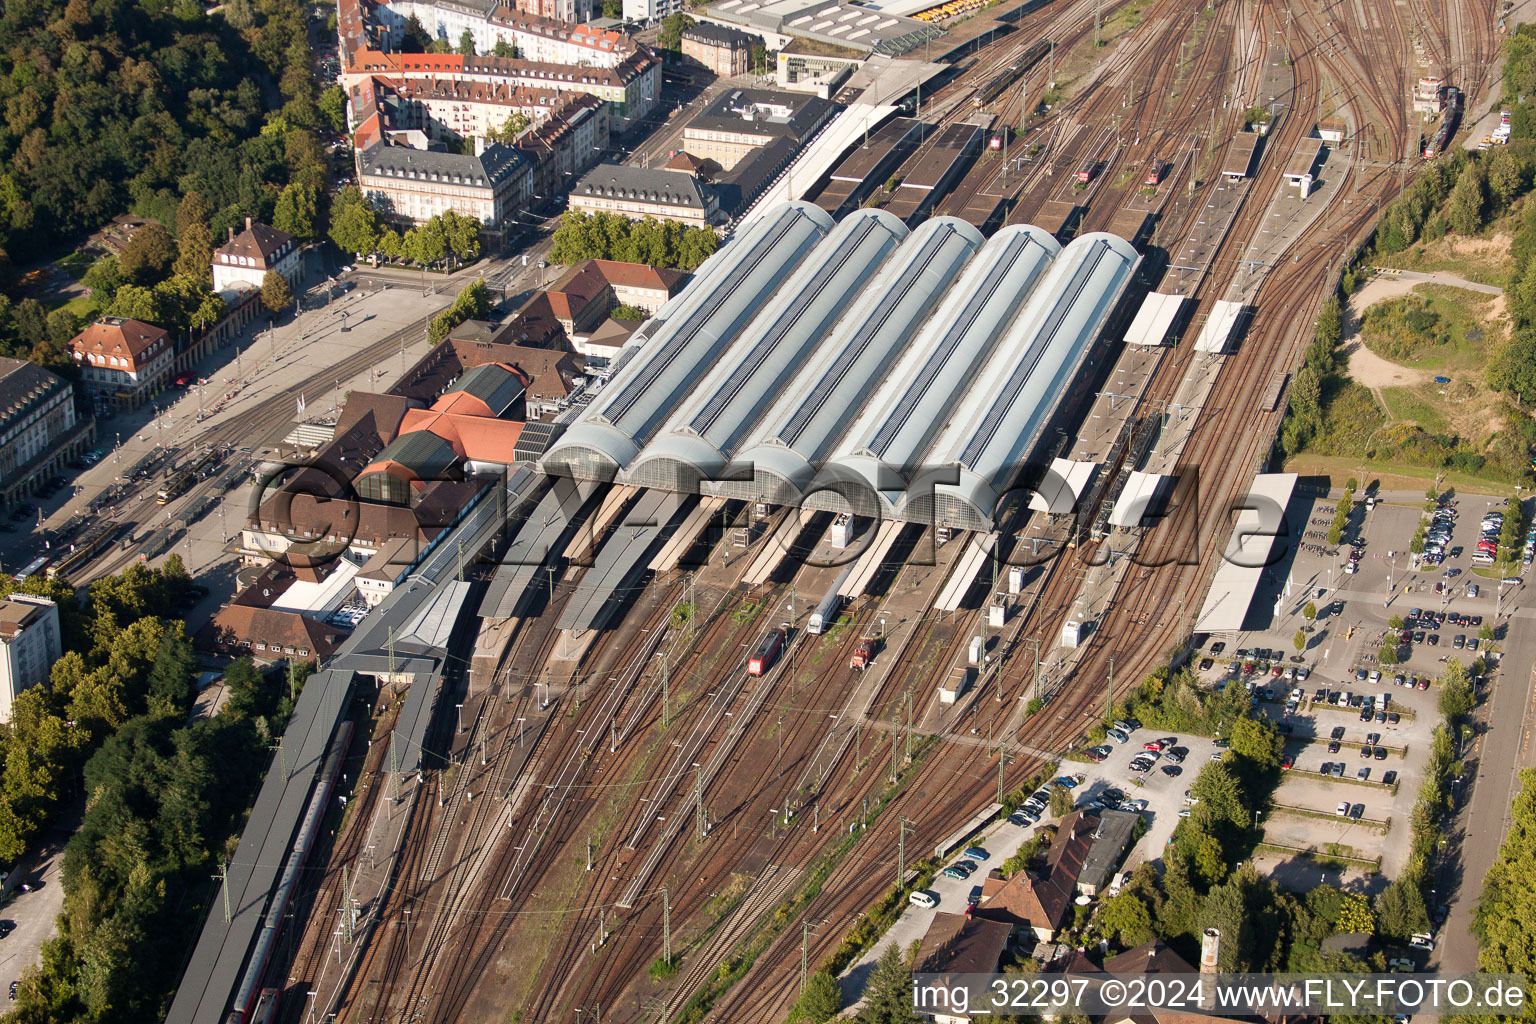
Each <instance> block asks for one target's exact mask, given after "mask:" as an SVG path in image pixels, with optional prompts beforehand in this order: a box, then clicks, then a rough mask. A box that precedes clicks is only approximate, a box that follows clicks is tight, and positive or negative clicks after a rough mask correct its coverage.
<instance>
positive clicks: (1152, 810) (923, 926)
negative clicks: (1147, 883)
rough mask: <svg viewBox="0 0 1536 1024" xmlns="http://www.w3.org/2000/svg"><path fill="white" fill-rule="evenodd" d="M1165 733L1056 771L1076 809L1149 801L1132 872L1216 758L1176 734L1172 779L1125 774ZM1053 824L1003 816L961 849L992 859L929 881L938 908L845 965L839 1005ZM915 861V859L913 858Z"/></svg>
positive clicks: (1136, 736) (913, 909)
mask: <svg viewBox="0 0 1536 1024" xmlns="http://www.w3.org/2000/svg"><path fill="white" fill-rule="evenodd" d="M1168 736H1169V734H1168V733H1166V732H1161V731H1159V730H1156V729H1151V728H1146V727H1143V728H1139V729H1136V730H1135V731H1134V732H1132V733H1131V734H1130V739H1129V741H1128V742H1126V743H1123V744H1117V743H1114V742H1111V741H1108V740H1106V741H1105V744H1106V745H1107V746H1109V747H1111V748H1113V749H1112V750H1111V751H1110V754H1109V756H1108V757H1106V758H1105V759H1104V760H1103V761H1101V762H1098V763H1090V762H1082V761H1063V762H1061V765H1060V770H1059V771H1058V772H1057V773H1056V774H1057V776H1058V777H1060V776H1080V777H1081V781H1080V782H1079V783H1078V784H1077V785H1076V786H1074V787H1073V788H1072V794H1073V796H1074V798H1075V806H1077V807H1085V806H1087V805H1088V804H1089V803H1091V802H1093V801H1095V800H1098V799H1100V798H1102V797H1104V796H1105V794H1106V793H1109V792H1110V791H1111V790H1117V791H1118V792H1119V793H1120V795H1121V796H1123V797H1124V799H1125V801H1127V802H1133V801H1138V800H1144V801H1146V808H1145V809H1144V810H1143V811H1142V817H1143V819H1144V820H1145V821H1146V822H1147V824H1148V826H1149V827H1148V830H1147V833H1146V834H1145V835H1144V836H1142V838H1141V840H1140V841H1139V842H1138V843H1136V845H1135V846H1133V847H1132V848H1131V849H1130V850H1129V851H1128V852H1127V853H1126V856H1125V859H1124V861H1123V863H1122V865H1121V867H1120V869H1119V870H1120V871H1130V870H1131V869H1133V868H1135V867H1136V866H1137V865H1138V864H1141V863H1142V862H1144V861H1156V860H1158V859H1159V858H1160V857H1161V856H1162V851H1163V848H1164V847H1165V846H1167V845H1168V840H1169V839H1170V838H1171V837H1172V835H1173V830H1174V827H1175V826H1176V825H1177V824H1178V823H1179V812H1180V811H1182V810H1184V809H1185V806H1186V805H1185V803H1184V793H1185V791H1186V790H1187V789H1189V787H1190V786H1192V785H1193V784H1194V780H1195V778H1196V777H1197V776H1198V775H1199V774H1200V770H1201V769H1202V768H1204V767H1205V766H1206V765H1207V764H1209V763H1210V761H1211V758H1212V755H1214V754H1215V753H1217V746H1216V741H1215V740H1214V739H1212V738H1210V737H1206V736H1187V735H1181V736H1177V737H1174V738H1175V739H1176V741H1177V742H1176V743H1175V744H1172V745H1171V746H1178V747H1182V748H1184V749H1186V750H1187V751H1188V753H1187V754H1186V755H1184V761H1183V763H1182V764H1180V765H1173V767H1177V768H1178V769H1179V771H1178V774H1177V775H1168V774H1167V773H1165V772H1163V771H1162V770H1161V769H1162V768H1163V767H1165V766H1169V765H1171V762H1169V761H1168V760H1167V759H1165V758H1164V757H1162V756H1159V757H1158V758H1157V761H1156V764H1155V765H1154V766H1153V768H1152V770H1150V771H1148V772H1145V773H1137V772H1132V771H1131V770H1130V768H1129V765H1130V763H1131V761H1132V760H1134V759H1135V758H1136V757H1137V756H1138V755H1140V754H1142V753H1143V749H1142V748H1143V746H1144V745H1145V744H1146V743H1147V742H1148V741H1151V740H1159V739H1166V738H1168ZM1047 785H1048V786H1049V784H1047ZM1056 821H1057V819H1056V818H1054V817H1052V816H1051V814H1050V811H1049V810H1047V811H1046V812H1045V814H1044V815H1043V816H1042V817H1041V818H1040V819H1039V820H1038V821H1036V822H1027V821H1025V820H1023V819H1021V818H1019V817H1018V816H1017V815H1015V816H1014V817H1013V818H1011V819H1007V820H1001V819H1000V820H999V821H998V822H997V823H996V824H994V825H992V826H990V827H988V828H987V829H986V830H985V831H984V832H982V833H981V834H980V835H978V836H977V837H976V838H975V839H973V840H972V841H971V842H969V843H967V844H965V845H966V846H972V845H974V846H980V847H982V848H984V849H985V850H986V851H987V853H988V854H989V856H988V858H987V859H986V860H985V861H980V862H978V864H977V868H976V871H975V872H974V873H973V874H972V875H971V876H970V877H969V878H964V879H960V878H945V877H943V875H942V874H941V875H939V876H938V877H936V878H934V880H933V883H932V884H931V885H929V886H928V892H930V893H932V894H933V895H934V896H936V897H938V900H939V902H938V905H937V906H936V907H919V906H912V905H908V906H907V907H906V908H905V909H904V912H903V914H902V915H901V917H900V918H899V919H898V920H897V921H896V923H895V924H893V925H892V926H891V927H890V929H889V930H887V931H886V933H885V935H884V936H883V937H882V938H881V940H880V941H879V942H878V943H876V944H875V946H874V947H873V948H872V949H871V950H869V951H868V952H867V953H865V955H864V956H863V957H861V958H860V960H859V961H858V963H856V964H854V965H853V966H852V967H851V968H849V970H848V972H847V973H846V974H845V975H844V976H843V978H842V979H841V985H842V989H843V998H844V1001H845V1002H848V1001H852V1000H854V999H857V998H858V997H859V995H860V993H862V991H863V987H864V982H865V980H866V979H867V977H868V974H869V972H870V971H871V970H872V969H873V968H874V964H875V961H877V960H878V959H879V958H880V954H881V953H882V952H883V951H884V950H885V947H886V946H887V945H889V944H890V943H892V942H897V943H900V944H901V945H902V947H903V948H905V947H906V946H908V945H910V944H911V943H913V942H916V941H919V940H921V939H922V937H923V936H924V935H925V934H926V933H927V931H928V926H929V925H930V924H932V922H933V916H934V914H936V913H938V912H939V911H945V912H948V913H952V914H960V913H964V912H965V909H966V906H967V905H968V903H969V901H970V900H971V899H972V898H973V897H976V896H979V895H980V893H981V883H982V880H983V879H984V878H986V875H987V872H989V871H991V870H992V869H993V868H996V867H1000V866H1001V865H1002V863H1003V861H1005V860H1007V859H1008V858H1009V857H1012V856H1013V855H1014V853H1015V852H1017V850H1018V849H1019V847H1021V846H1023V845H1024V844H1025V843H1027V842H1029V840H1030V839H1032V838H1033V837H1034V835H1035V833H1036V832H1037V831H1038V830H1040V829H1041V828H1043V827H1045V826H1047V825H1050V824H1054V823H1055V822H1056ZM913 859H916V855H915V854H914V855H913ZM964 859H966V858H965V855H964V852H963V850H962V851H957V852H955V853H953V854H951V855H950V856H949V857H948V858H947V859H946V860H945V865H946V866H947V865H950V864H953V863H955V862H956V861H960V860H964Z"/></svg>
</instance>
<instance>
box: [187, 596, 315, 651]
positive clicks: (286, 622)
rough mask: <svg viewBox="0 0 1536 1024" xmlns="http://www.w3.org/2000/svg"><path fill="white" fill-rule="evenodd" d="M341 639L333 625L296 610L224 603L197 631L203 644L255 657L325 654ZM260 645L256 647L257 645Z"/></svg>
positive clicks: (205, 646)
mask: <svg viewBox="0 0 1536 1024" xmlns="http://www.w3.org/2000/svg"><path fill="white" fill-rule="evenodd" d="M340 640H341V637H340V635H339V634H338V631H337V630H336V627H334V626H329V625H327V624H325V623H323V622H317V621H315V620H314V619H311V618H308V617H307V616H304V615H300V614H299V613H298V612H290V611H279V610H276V609H273V608H257V607H253V606H251V605H242V604H231V605H225V606H224V607H223V608H221V609H219V611H218V613H217V614H216V615H214V617H213V619H212V621H210V622H209V623H208V625H207V626H205V627H204V628H203V629H202V630H201V631H199V633H198V641H199V644H200V645H201V646H203V647H204V648H222V649H224V650H236V651H241V652H249V653H250V654H252V655H254V656H255V657H258V658H274V659H276V658H283V657H289V656H291V657H295V658H328V657H330V656H331V654H332V653H333V652H334V651H335V650H336V645H337V644H338V643H339V641H340ZM258 644H260V645H262V646H261V647H258V646H257V645H258Z"/></svg>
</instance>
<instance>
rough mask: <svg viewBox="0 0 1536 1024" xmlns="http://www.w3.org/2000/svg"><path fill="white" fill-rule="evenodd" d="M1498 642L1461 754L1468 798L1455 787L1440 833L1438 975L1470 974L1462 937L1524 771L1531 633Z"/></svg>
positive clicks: (1535, 647) (1467, 943) (1535, 652)
mask: <svg viewBox="0 0 1536 1024" xmlns="http://www.w3.org/2000/svg"><path fill="white" fill-rule="evenodd" d="M1512 632H1513V634H1514V635H1513V636H1511V637H1510V638H1508V639H1507V640H1506V641H1505V650H1506V654H1505V656H1504V664H1505V665H1506V666H1508V669H1507V670H1506V671H1501V672H1499V673H1497V674H1496V675H1495V677H1494V680H1493V683H1492V691H1493V692H1492V694H1491V696H1490V697H1489V698H1488V699H1487V700H1485V702H1484V704H1483V706H1482V707H1481V708H1480V709H1479V713H1478V716H1477V720H1478V733H1479V734H1478V736H1477V738H1476V740H1474V741H1473V744H1472V747H1471V750H1470V751H1469V752H1468V754H1467V758H1468V759H1469V761H1473V762H1475V765H1474V766H1473V768H1472V772H1473V775H1472V778H1471V779H1470V780H1469V786H1470V796H1469V795H1468V794H1467V793H1466V792H1465V791H1464V789H1462V788H1458V789H1457V791H1456V794H1457V803H1458V806H1459V808H1460V811H1459V813H1458V814H1457V816H1456V818H1455V820H1454V821H1453V823H1452V826H1451V828H1450V829H1448V830H1447V832H1448V835H1447V843H1448V845H1447V849H1446V856H1445V857H1444V858H1443V866H1442V868H1441V870H1440V873H1439V882H1438V895H1439V899H1440V900H1441V901H1449V903H1450V908H1451V911H1450V915H1449V917H1448V918H1447V920H1446V923H1445V926H1444V928H1443V929H1442V931H1441V934H1440V936H1439V940H1438V942H1437V943H1436V950H1435V960H1434V965H1435V966H1438V968H1439V969H1440V970H1445V971H1472V970H1476V969H1477V953H1478V947H1477V943H1476V941H1475V940H1472V939H1471V938H1469V936H1470V929H1471V926H1472V914H1473V912H1474V911H1475V910H1476V908H1477V899H1478V897H1479V896H1480V895H1481V893H1482V881H1483V878H1484V876H1485V875H1487V873H1488V868H1489V866H1490V865H1492V863H1493V861H1494V858H1495V857H1496V856H1498V852H1499V844H1500V843H1501V842H1503V841H1504V833H1505V832H1506V831H1508V829H1509V821H1510V806H1511V804H1512V803H1513V801H1514V798H1515V793H1516V792H1517V787H1518V775H1519V772H1520V770H1521V769H1522V768H1528V767H1531V765H1532V761H1531V731H1532V719H1533V712H1536V707H1533V704H1532V701H1533V691H1532V687H1531V679H1532V665H1533V664H1536V635H1533V633H1532V631H1530V630H1524V629H1517V630H1514V631H1512Z"/></svg>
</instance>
